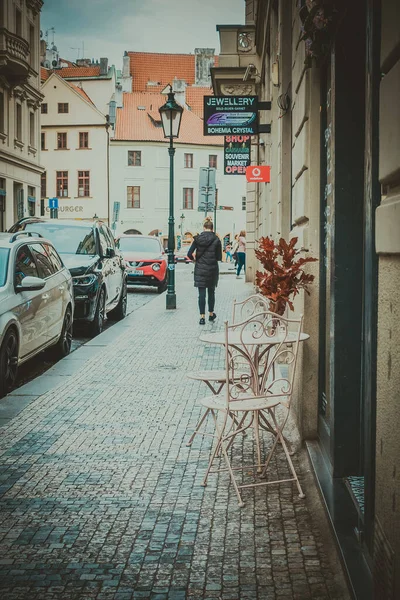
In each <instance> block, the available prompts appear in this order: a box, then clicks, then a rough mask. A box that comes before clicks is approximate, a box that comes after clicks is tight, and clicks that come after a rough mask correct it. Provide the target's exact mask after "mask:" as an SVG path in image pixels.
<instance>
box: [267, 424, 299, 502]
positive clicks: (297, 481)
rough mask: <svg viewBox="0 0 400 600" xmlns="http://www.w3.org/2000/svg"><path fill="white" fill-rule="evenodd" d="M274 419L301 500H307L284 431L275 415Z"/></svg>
mask: <svg viewBox="0 0 400 600" xmlns="http://www.w3.org/2000/svg"><path fill="white" fill-rule="evenodd" d="M272 419H273V421H274V424H275V427H276V431H277V437H278V438H279V441H280V443H281V444H282V448H283V451H284V453H285V456H286V460H287V462H288V465H289V469H290V470H291V472H292V475H293V477H294V479H295V481H296V486H297V490H298V492H299V498H305V497H306V496H305V494H304V492H303V490H302V487H301V485H300V481H299V478H298V476H297V473H296V469H295V468H294V465H293V462H292V459H291V458H290V453H289V450H288V447H287V445H286V442H285V438H284V437H283V435H282V431H281V430H280V429H279V426H278V423H277V422H276V419H275V415H273V417H272Z"/></svg>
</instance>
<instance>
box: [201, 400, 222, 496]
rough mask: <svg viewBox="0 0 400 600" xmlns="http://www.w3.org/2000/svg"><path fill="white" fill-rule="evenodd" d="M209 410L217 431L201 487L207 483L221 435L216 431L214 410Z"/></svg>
mask: <svg viewBox="0 0 400 600" xmlns="http://www.w3.org/2000/svg"><path fill="white" fill-rule="evenodd" d="M209 410H210V412H211V414H212V416H213V419H214V424H215V430H216V431H217V433H218V436H217V441H216V443H215V446H214V450H213V451H212V455H211V458H210V460H209V463H208V467H207V471H206V473H205V475H204V479H203V483H202V484H201V485H202V486H203V487H206V485H207V479H208V476H209V474H210V470H211V467H212V464H213V462H214V459H215V457H216V456H217V453H218V451H219V448H220V445H221V436H220V434H219V432H218V423H217V417H216V414H215V411H214V410H212V409H209ZM223 430H224V429H222V431H223Z"/></svg>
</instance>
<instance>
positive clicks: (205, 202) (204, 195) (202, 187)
mask: <svg viewBox="0 0 400 600" xmlns="http://www.w3.org/2000/svg"><path fill="white" fill-rule="evenodd" d="M215 172H216V169H215V168H214V167H200V175H199V207H198V210H199V211H203V212H208V211H213V210H214V203H215Z"/></svg>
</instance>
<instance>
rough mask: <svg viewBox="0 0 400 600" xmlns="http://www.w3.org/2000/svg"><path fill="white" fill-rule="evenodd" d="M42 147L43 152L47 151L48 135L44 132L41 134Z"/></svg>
mask: <svg viewBox="0 0 400 600" xmlns="http://www.w3.org/2000/svg"><path fill="white" fill-rule="evenodd" d="M40 147H41V149H42V150H46V134H45V133H44V132H43V131H42V133H41V134H40Z"/></svg>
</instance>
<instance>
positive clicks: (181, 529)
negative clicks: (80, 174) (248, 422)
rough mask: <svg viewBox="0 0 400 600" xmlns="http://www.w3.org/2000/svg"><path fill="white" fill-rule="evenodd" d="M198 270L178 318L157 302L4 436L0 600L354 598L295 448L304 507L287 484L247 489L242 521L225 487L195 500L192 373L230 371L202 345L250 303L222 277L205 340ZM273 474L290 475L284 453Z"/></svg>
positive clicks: (195, 386) (36, 400) (198, 453)
mask: <svg viewBox="0 0 400 600" xmlns="http://www.w3.org/2000/svg"><path fill="white" fill-rule="evenodd" d="M190 270H191V269H190ZM190 270H189V268H187V269H186V268H183V269H181V270H178V273H177V275H178V278H177V299H178V309H177V310H176V311H166V310H165V295H164V294H163V295H161V296H157V295H155V297H154V300H151V301H150V302H148V303H147V304H145V305H144V306H142V307H141V308H138V309H137V310H135V311H134V312H133V313H132V314H131V315H129V316H128V317H127V318H126V319H125V320H124V321H122V322H121V323H119V324H118V325H116V326H114V327H112V328H110V329H109V330H107V331H106V332H104V333H103V334H102V336H99V337H98V338H95V339H94V340H92V341H91V342H89V343H88V344H86V345H85V346H82V347H81V348H79V349H78V350H76V352H74V353H73V354H72V355H71V356H70V357H68V358H67V359H64V360H63V361H61V363H59V364H60V365H62V366H61V367H60V369H64V372H65V374H64V375H63V376H61V375H60V377H59V379H58V380H57V382H58V383H57V385H56V386H55V387H53V389H51V390H49V391H47V392H46V393H44V394H42V395H38V396H37V397H33V399H31V400H29V399H27V400H26V407H25V408H24V410H22V411H21V412H20V413H19V414H18V415H17V416H15V417H14V418H13V419H12V420H10V421H9V422H7V423H5V424H4V426H3V427H2V428H1V429H0V431H1V457H0V494H1V499H0V519H1V522H0V525H1V527H0V597H1V598H2V600H17V599H21V600H45V599H46V600H50V599H65V600H67V599H68V600H70V599H71V600H72V599H74V598H77V599H78V598H79V599H89V598H95V599H98V600H103V599H104V600H106V599H107V600H131V599H139V598H151V599H154V600H164V599H165V600H167V599H168V600H184V599H190V598H193V599H195V598H202V599H210V600H211V599H220V598H221V599H224V600H225V599H226V600H237V599H256V598H259V599H262V600H264V599H266V600H273V599H275V598H276V599H278V600H289V599H293V600H306V599H311V598H312V599H319V600H326V599H332V600H333V599H336V600H345V599H347V598H349V595H348V592H347V587H346V583H345V580H344V576H343V572H342V569H341V566H340V563H339V560H338V557H337V553H336V549H335V546H334V543H333V539H332V537H331V533H330V530H329V527H328V523H327V521H326V519H325V515H324V510H323V508H322V504H321V502H320V500H319V497H318V495H317V490H316V486H315V483H314V480H313V477H312V474H311V472H310V468H309V465H308V462H307V458H306V455H305V451H304V450H303V449H300V447H299V445H298V444H297V449H296V456H295V457H294V459H295V466H296V468H297V469H298V472H299V473H300V476H301V482H302V485H303V487H304V491H305V493H306V496H307V497H306V499H305V500H300V499H299V498H298V495H297V492H296V489H295V486H293V488H292V486H291V484H290V483H289V484H283V485H281V486H280V487H276V486H271V487H260V488H251V489H249V490H246V491H245V493H244V500H245V503H246V504H245V507H244V508H242V509H241V508H239V507H238V504H237V499H236V495H235V493H234V490H233V487H232V485H231V484H230V482H229V478H228V475H227V474H225V473H220V474H219V475H211V476H210V480H209V484H208V486H207V487H206V488H203V487H202V486H201V481H202V475H203V473H204V471H205V469H206V466H207V463H208V458H209V450H210V448H211V439H210V438H206V437H204V438H202V437H200V436H197V438H196V439H195V441H194V443H193V446H192V447H191V448H188V447H187V446H186V442H187V439H188V437H189V435H190V433H191V432H192V431H193V429H194V427H195V425H196V422H197V420H198V418H199V415H200V414H201V407H200V406H199V405H198V404H197V403H196V399H198V398H201V397H202V396H203V395H206V393H207V391H206V387H205V386H204V384H202V383H199V382H196V381H193V380H189V379H187V378H186V373H187V372H188V371H191V370H197V369H208V368H218V367H221V366H222V365H223V356H222V351H221V349H220V348H218V347H217V346H207V345H205V344H204V343H202V342H200V341H199V340H198V337H199V334H200V333H201V331H204V330H211V329H214V330H217V329H221V328H222V324H223V320H224V319H225V318H229V317H230V314H231V306H232V301H233V299H234V298H235V297H236V298H237V299H239V298H244V297H245V296H247V295H248V294H250V293H251V291H252V288H251V287H250V286H247V285H246V284H244V281H243V279H242V280H236V278H235V277H234V276H232V275H231V274H225V275H222V276H221V279H220V284H219V286H218V288H217V304H216V312H217V315H218V319H217V321H216V322H215V323H213V324H211V323H208V322H207V324H206V326H205V327H203V328H201V327H200V326H199V325H198V314H197V303H196V290H195V289H194V288H193V282H192V276H191V273H190ZM102 340H103V341H102ZM71 365H73V366H74V368H73V369H72V367H71V369H72V370H71V371H69V370H68V368H69V367H70V366H71ZM43 377H46V376H43ZM28 385H30V384H28ZM21 390H23V388H21ZM21 393H23V392H21ZM14 398H18V396H14ZM22 398H23V397H22ZM21 401H23V400H21ZM208 427H209V428H210V429H209V430H210V431H212V429H211V423H209V424H208ZM291 435H292V437H293V435H294V434H293V432H291ZM250 437H251V436H246V438H244V437H243V438H242V440H241V441H240V442H238V443H237V445H236V446H235V450H234V452H235V454H237V456H238V457H239V456H240V455H241V454H242V453H243V454H245V455H248V454H250V453H251V451H252V441H251V439H250ZM266 443H268V444H269V443H271V439H266ZM273 470H274V471H275V474H276V473H277V472H278V473H279V475H280V476H282V475H283V474H284V473H285V472H286V471H287V466H286V461H285V459H284V458H282V457H281V455H280V453H278V458H277V459H276V460H275V462H274V464H273Z"/></svg>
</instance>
